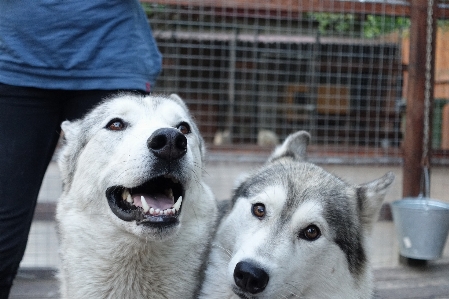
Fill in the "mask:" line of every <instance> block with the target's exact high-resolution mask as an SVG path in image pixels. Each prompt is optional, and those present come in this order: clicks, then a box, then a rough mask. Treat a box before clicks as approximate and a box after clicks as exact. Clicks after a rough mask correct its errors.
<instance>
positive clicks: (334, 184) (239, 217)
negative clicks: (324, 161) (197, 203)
mask: <svg viewBox="0 0 449 299" xmlns="http://www.w3.org/2000/svg"><path fill="white" fill-rule="evenodd" d="M309 138H310V135H309V134H308V133H307V132H304V131H300V132H297V133H295V134H292V135H290V136H289V137H288V138H287V139H286V141H285V142H284V143H283V144H282V145H281V146H279V147H278V148H277V149H276V150H275V151H274V152H273V154H272V155H271V157H270V158H269V159H268V162H267V163H266V165H265V166H263V167H262V168H261V169H259V170H257V171H256V172H254V173H253V174H251V175H250V176H248V177H247V178H246V179H244V180H243V181H242V182H241V183H240V184H239V185H238V187H237V188H236V190H235V191H234V195H233V198H232V208H231V209H230V211H229V212H228V213H227V214H226V215H225V216H224V218H223V219H222V220H221V223H220V225H219V227H218V230H217V233H216V236H215V239H214V241H213V243H212V250H211V253H210V259H209V262H208V266H207V270H206V274H205V281H204V284H203V286H202V289H201V294H200V298H201V299H206V298H227V299H229V298H244V299H262V298H264V299H268V298H270V299H272V298H308V299H310V298H316V299H325V298H333V299H335V298H342V299H343V298H345V299H348V298H371V297H372V293H373V284H372V277H371V271H370V264H369V253H368V248H367V240H368V238H369V235H370V232H371V230H372V228H373V223H374V222H375V221H376V217H377V216H378V212H379V210H380V207H381V204H382V201H383V198H384V196H385V193H386V190H387V188H388V186H389V185H390V184H391V183H392V182H393V180H394V175H393V173H387V174H386V175H384V176H383V177H381V178H379V179H377V180H375V181H373V182H370V183H366V184H363V185H352V184H349V183H346V182H344V181H343V180H341V179H340V178H338V177H336V176H334V175H332V174H330V173H328V172H326V171H325V170H324V169H322V168H320V167H318V166H316V165H314V164H311V163H308V162H305V156H306V148H307V144H308V142H309Z"/></svg>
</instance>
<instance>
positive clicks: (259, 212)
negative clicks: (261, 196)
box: [252, 203, 266, 218]
mask: <svg viewBox="0 0 449 299" xmlns="http://www.w3.org/2000/svg"><path fill="white" fill-rule="evenodd" d="M252 211H253V215H254V216H256V217H257V218H263V217H264V216H265V212H266V211H265V205H264V204H263V203H256V204H253V209H252Z"/></svg>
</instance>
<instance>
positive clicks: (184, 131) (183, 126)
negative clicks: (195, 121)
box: [176, 122, 190, 135]
mask: <svg viewBox="0 0 449 299" xmlns="http://www.w3.org/2000/svg"><path fill="white" fill-rule="evenodd" d="M176 128H177V129H178V130H179V132H181V133H182V134H184V135H187V134H189V133H190V126H189V125H188V124H187V123H185V122H182V123H180V124H179V125H178V126H177V127H176Z"/></svg>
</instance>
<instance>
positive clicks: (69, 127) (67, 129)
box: [61, 120, 79, 140]
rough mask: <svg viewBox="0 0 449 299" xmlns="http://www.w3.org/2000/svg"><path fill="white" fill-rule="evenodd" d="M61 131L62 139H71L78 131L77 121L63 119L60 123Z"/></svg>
mask: <svg viewBox="0 0 449 299" xmlns="http://www.w3.org/2000/svg"><path fill="white" fill-rule="evenodd" d="M61 129H62V132H63V133H64V139H65V140H72V139H74V138H76V136H77V135H78V132H79V126H78V125H77V122H76V121H74V122H71V121H68V120H66V121H63V122H62V124H61Z"/></svg>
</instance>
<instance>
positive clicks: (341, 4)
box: [140, 0, 449, 18]
mask: <svg viewBox="0 0 449 299" xmlns="http://www.w3.org/2000/svg"><path fill="white" fill-rule="evenodd" d="M140 1H141V2H147V3H157V4H163V5H178V6H184V7H189V8H195V7H203V8H209V9H211V13H214V14H217V15H230V14H232V15H234V16H239V15H242V16H245V17H254V18H279V17H282V18H297V17H298V14H301V13H304V12H311V11H319V12H331V13H360V14H378V15H390V16H411V5H410V2H411V1H408V0H396V1H335V0H309V1H302V0H278V1H260V0H228V1H213V0H140ZM435 8H436V9H435V10H434V11H435V15H436V17H437V18H448V16H449V7H448V5H445V4H440V5H438V6H435Z"/></svg>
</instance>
